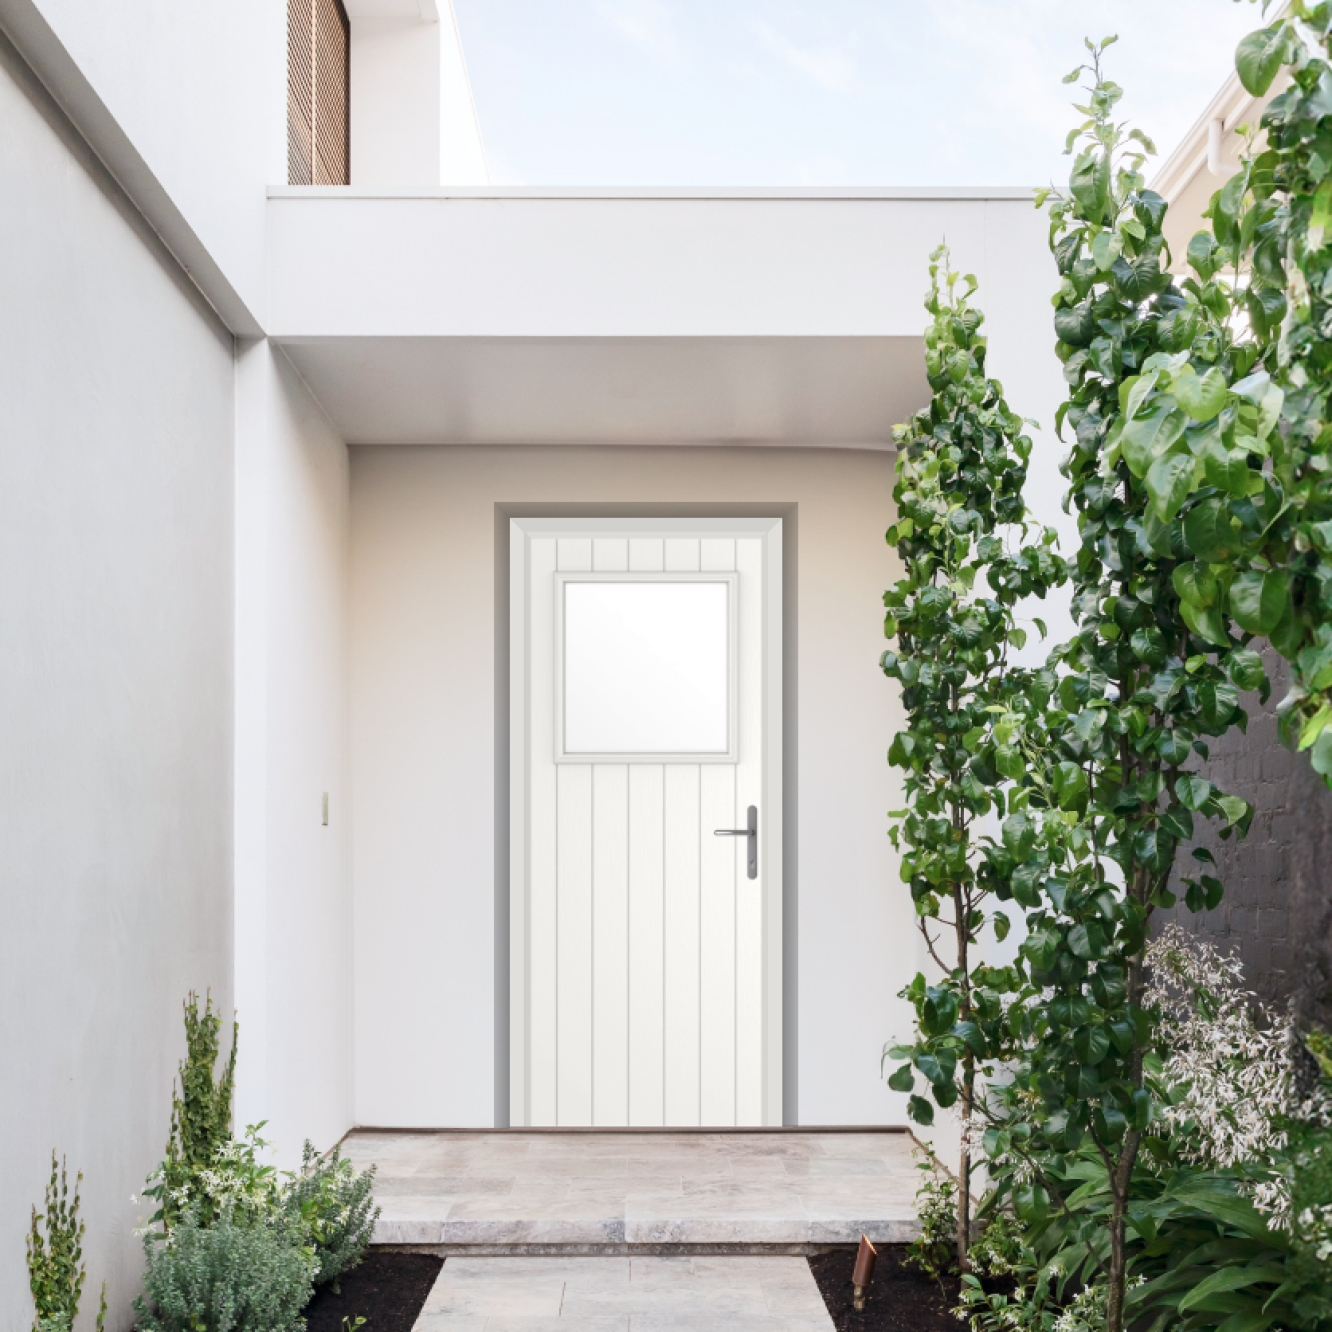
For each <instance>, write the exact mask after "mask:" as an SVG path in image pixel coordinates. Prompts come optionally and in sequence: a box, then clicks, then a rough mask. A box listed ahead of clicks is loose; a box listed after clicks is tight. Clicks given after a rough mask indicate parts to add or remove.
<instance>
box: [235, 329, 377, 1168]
mask: <svg viewBox="0 0 1332 1332" xmlns="http://www.w3.org/2000/svg"><path fill="white" fill-rule="evenodd" d="M237 402H238V413H239V420H238V431H237V458H236V493H237V514H236V791H235V799H236V905H235V937H236V1008H237V1011H238V1014H239V1019H240V1023H241V1030H242V1033H243V1037H242V1040H241V1046H240V1050H241V1053H240V1059H239V1061H238V1066H237V1086H236V1122H237V1124H239V1125H245V1124H252V1123H257V1122H259V1121H260V1120H267V1127H266V1128H265V1130H264V1136H265V1137H266V1138H268V1139H269V1140H270V1141H272V1142H273V1144H274V1146H275V1148H276V1152H277V1159H278V1161H279V1163H280V1164H282V1165H284V1166H289V1165H292V1164H294V1163H296V1162H297V1161H299V1160H300V1150H301V1143H302V1142H303V1140H304V1139H305V1138H307V1137H308V1138H310V1139H312V1140H313V1141H314V1142H315V1143H316V1145H317V1146H319V1147H320V1149H321V1150H322V1149H326V1148H328V1147H330V1146H331V1145H332V1144H333V1143H334V1142H336V1141H337V1140H338V1138H339V1137H341V1135H342V1134H343V1133H344V1132H345V1131H346V1130H347V1129H348V1128H349V1127H350V1126H351V1122H352V1120H351V1109H352V1107H351V1071H352V1069H351V1021H352V1011H351V891H350V879H349V872H348V861H347V855H348V846H349V837H350V831H351V818H350V810H349V804H348V784H347V781H346V777H345V725H344V722H345V717H346V689H345V675H346V672H345V641H346V623H345V621H346V616H345V603H346V577H347V535H348V528H347V524H348V459H347V449H346V446H345V445H344V444H343V442H342V439H341V438H340V437H339V436H338V435H337V433H336V432H335V431H334V430H333V429H332V428H331V427H330V426H329V424H328V422H327V420H326V419H325V417H324V415H323V413H322V412H321V411H320V409H319V406H318V404H317V403H316V402H315V401H314V399H313V398H312V397H311V396H310V394H309V392H308V391H307V389H306V388H305V385H304V384H303V383H302V382H301V380H300V378H299V376H298V375H297V374H296V372H295V370H294V369H293V368H292V366H291V364H290V363H289V362H288V361H287V359H286V357H285V356H284V355H283V354H282V353H281V352H279V351H277V350H275V349H274V348H273V347H272V346H271V345H270V344H269V343H267V342H259V343H254V344H250V345H248V346H247V347H246V348H245V349H244V350H243V352H242V354H241V356H240V358H239V363H238V382H237ZM324 792H327V793H328V799H329V822H328V825H327V826H325V825H324V824H323V821H322V803H323V802H322V797H323V794H324Z"/></svg>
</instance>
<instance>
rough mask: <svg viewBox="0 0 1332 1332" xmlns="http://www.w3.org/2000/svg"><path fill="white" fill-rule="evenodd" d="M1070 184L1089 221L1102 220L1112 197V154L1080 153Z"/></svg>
mask: <svg viewBox="0 0 1332 1332" xmlns="http://www.w3.org/2000/svg"><path fill="white" fill-rule="evenodd" d="M1068 185H1069V193H1071V194H1072V196H1073V198H1074V199H1076V200H1077V202H1078V203H1079V205H1081V207H1082V211H1083V214H1084V216H1085V217H1086V218H1087V219H1088V221H1091V222H1100V221H1101V220H1102V219H1103V218H1104V216H1105V210H1106V205H1107V203H1108V202H1109V199H1110V154H1109V153H1108V152H1106V153H1081V154H1079V156H1078V158H1077V160H1076V162H1074V164H1073V172H1072V174H1071V175H1070V176H1069V183H1068Z"/></svg>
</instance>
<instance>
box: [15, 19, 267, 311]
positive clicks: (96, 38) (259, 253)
mask: <svg viewBox="0 0 1332 1332" xmlns="http://www.w3.org/2000/svg"><path fill="white" fill-rule="evenodd" d="M29 7H35V8H36V9H37V10H39V11H40V13H41V15H42V16H43V17H44V18H45V20H46V22H47V23H48V24H49V25H50V27H51V28H52V30H53V31H54V33H55V35H56V37H57V38H58V39H59V40H60V42H61V43H62V44H63V45H64V47H65V49H66V50H67V51H68V53H69V55H70V56H71V57H73V59H74V61H75V63H76V64H77V65H78V67H79V70H80V71H81V72H82V74H83V76H84V77H85V78H86V79H87V81H88V83H89V84H91V86H92V88H93V90H94V91H95V92H96V94H97V95H98V96H99V97H100V98H101V100H102V102H103V103H104V104H105V106H106V108H107V110H108V111H109V112H110V113H111V115H112V116H113V117H114V119H115V120H116V122H118V124H119V126H120V128H121V129H122V130H123V131H124V133H125V134H126V135H127V136H128V137H129V139H130V140H131V141H132V142H133V145H134V147H135V148H136V149H137V150H138V152H139V154H140V155H141V156H142V158H143V160H144V161H145V162H146V164H147V166H148V168H149V170H150V171H151V172H152V174H153V175H154V176H155V177H156V179H157V181H158V183H159V184H160V185H161V186H162V187H163V188H164V189H165V190H166V192H167V193H168V194H169V195H170V196H171V199H172V200H173V201H174V203H175V205H176V206H177V207H178V208H179V210H180V211H181V213H183V214H184V217H185V219H186V221H187V222H188V223H189V225H190V226H191V227H192V228H193V230H194V232H195V233H196V234H197V236H198V238H199V239H200V240H201V241H202V242H203V244H204V245H205V246H206V247H207V249H208V251H209V252H210V253H211V255H212V257H213V259H214V260H215V261H216V262H217V264H218V265H219V266H220V267H221V269H222V270H223V272H224V273H225V274H226V276H227V277H228V278H229V279H230V281H231V283H232V285H233V286H234V287H235V288H236V290H237V291H238V292H239V294H240V296H241V297H242V299H244V300H245V302H246V303H247V304H248V306H249V308H250V309H251V310H252V311H253V312H254V313H255V314H256V316H257V317H258V318H259V319H260V320H261V321H262V319H263V314H262V309H263V305H264V298H265V294H266V293H265V276H264V257H265V255H264V241H265V234H264V233H265V221H264V208H265V202H264V200H265V189H266V187H267V186H268V185H270V184H273V183H275V182H283V181H285V180H286V179H287V112H286V105H287V104H286V96H287V65H286V62H287V6H286V4H285V0H229V3H227V4H224V5H209V4H160V3H157V2H156V0H118V3H116V4H107V3H105V0H0V22H4V21H6V19H7V17H8V13H7V11H11V10H12V11H13V12H14V13H15V14H18V13H19V12H20V11H22V10H24V9H26V8H29Z"/></svg>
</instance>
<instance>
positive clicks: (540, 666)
mask: <svg viewBox="0 0 1332 1332" xmlns="http://www.w3.org/2000/svg"><path fill="white" fill-rule="evenodd" d="M555 565H556V548H555V540H554V538H553V537H538V538H534V539H533V541H532V543H531V558H530V564H529V566H528V567H529V578H530V580H531V581H530V583H529V588H528V605H529V611H528V614H529V616H530V620H529V638H528V660H529V666H528V672H527V684H528V699H527V707H528V718H529V728H530V738H529V749H528V810H529V813H528V829H529V831H528V838H529V841H528V881H527V882H528V900H527V949H526V951H527V955H528V966H529V969H530V971H529V980H528V1000H527V1002H528V1011H527V1052H526V1053H527V1076H528V1086H529V1089H530V1090H529V1099H528V1122H529V1123H531V1124H533V1125H536V1126H538V1127H542V1128H551V1127H554V1126H555V1125H556V1124H557V1123H558V1122H559V1112H558V1107H557V1103H556V1088H557V1086H558V1067H557V1066H558V1054H559V1025H558V1015H559V986H558V974H559V953H558V937H559V927H558V909H559V907H558V901H559V897H558V879H557V872H556V836H557V834H556V828H557V822H556V799H557V797H556V767H555V764H554V763H553V762H552V759H553V756H554V755H553V749H552V736H553V735H554V718H553V716H552V706H553V695H552V692H551V681H552V680H553V679H554V678H555V661H554V632H555V631H554V605H553V602H552V599H551V596H550V589H551V587H552V585H553V583H554V577H555ZM538 746H539V747H540V752H539V753H536V752H534V750H535V748H536V747H538Z"/></svg>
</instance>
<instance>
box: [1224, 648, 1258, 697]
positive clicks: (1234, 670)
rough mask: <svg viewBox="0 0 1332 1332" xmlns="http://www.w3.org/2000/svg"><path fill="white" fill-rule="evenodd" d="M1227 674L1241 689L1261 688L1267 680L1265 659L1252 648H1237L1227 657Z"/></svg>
mask: <svg viewBox="0 0 1332 1332" xmlns="http://www.w3.org/2000/svg"><path fill="white" fill-rule="evenodd" d="M1226 674H1227V675H1229V676H1230V678H1231V679H1232V680H1233V681H1234V682H1235V684H1236V686H1237V687H1238V688H1240V689H1261V688H1262V687H1263V685H1264V684H1265V683H1266V681H1267V671H1266V669H1265V668H1264V667H1263V659H1262V658H1261V657H1260V656H1259V655H1258V654H1257V653H1256V652H1255V651H1254V650H1253V649H1252V648H1236V649H1235V651H1234V652H1232V653H1231V654H1230V656H1228V657H1227V658H1226Z"/></svg>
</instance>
